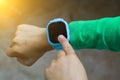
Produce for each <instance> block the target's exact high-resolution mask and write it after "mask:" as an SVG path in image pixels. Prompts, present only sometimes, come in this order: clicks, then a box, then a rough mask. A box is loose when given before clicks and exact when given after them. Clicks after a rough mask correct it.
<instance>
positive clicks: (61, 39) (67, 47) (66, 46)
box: [58, 35, 75, 55]
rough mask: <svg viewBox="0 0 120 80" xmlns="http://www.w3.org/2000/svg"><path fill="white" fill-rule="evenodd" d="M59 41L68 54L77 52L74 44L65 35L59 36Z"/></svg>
mask: <svg viewBox="0 0 120 80" xmlns="http://www.w3.org/2000/svg"><path fill="white" fill-rule="evenodd" d="M58 41H59V42H60V44H61V45H62V47H63V49H64V51H65V53H66V55H69V54H75V52H74V50H73V48H72V46H71V45H70V43H69V42H68V41H67V39H66V38H65V37H64V36H63V35H59V36H58Z"/></svg>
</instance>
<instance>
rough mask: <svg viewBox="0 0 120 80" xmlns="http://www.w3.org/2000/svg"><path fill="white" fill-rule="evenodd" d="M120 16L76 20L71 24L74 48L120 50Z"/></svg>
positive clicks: (71, 38) (71, 37) (71, 40)
mask: <svg viewBox="0 0 120 80" xmlns="http://www.w3.org/2000/svg"><path fill="white" fill-rule="evenodd" d="M119 22H120V17H115V18H102V19H98V20H88V21H75V22H71V23H70V24H69V27H70V43H71V45H72V46H73V48H74V49H108V50H112V51H120V23H119Z"/></svg>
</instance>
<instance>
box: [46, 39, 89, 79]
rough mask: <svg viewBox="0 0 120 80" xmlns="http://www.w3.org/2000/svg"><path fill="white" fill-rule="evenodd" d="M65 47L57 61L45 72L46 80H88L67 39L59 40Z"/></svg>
mask: <svg viewBox="0 0 120 80" xmlns="http://www.w3.org/2000/svg"><path fill="white" fill-rule="evenodd" d="M58 40H59V42H60V43H61V44H62V46H63V49H64V50H63V51H59V53H58V55H57V59H56V60H53V61H52V62H51V64H50V66H49V68H47V69H46V70H45V77H46V80H87V75H86V72H85V69H84V67H83V65H82V63H81V62H80V60H79V58H78V57H77V55H76V53H75V52H74V50H73V48H72V47H71V45H70V44H69V43H68V42H67V40H66V39H65V37H62V38H58Z"/></svg>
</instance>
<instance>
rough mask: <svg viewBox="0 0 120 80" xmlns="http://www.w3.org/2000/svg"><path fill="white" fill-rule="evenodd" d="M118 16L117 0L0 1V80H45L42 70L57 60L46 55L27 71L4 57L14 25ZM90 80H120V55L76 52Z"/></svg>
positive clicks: (87, 51)
mask: <svg viewBox="0 0 120 80" xmlns="http://www.w3.org/2000/svg"><path fill="white" fill-rule="evenodd" d="M119 15H120V0H0V80H45V79H44V69H45V68H46V67H47V66H48V64H49V63H50V61H51V60H52V59H54V58H55V57H56V53H57V51H50V52H47V53H46V54H45V55H44V56H43V57H41V58H40V59H39V60H38V61H37V62H36V63H35V64H34V65H33V66H31V67H26V66H23V65H21V64H20V63H18V62H17V61H16V60H15V59H13V58H9V57H8V56H7V55H6V48H7V47H8V46H9V42H10V41H11V40H12V38H13V36H14V32H15V30H16V27H17V25H19V24H31V25H36V26H39V27H46V24H47V22H48V21H49V20H51V19H53V18H56V17H62V18H64V19H65V20H67V21H68V22H70V21H73V20H88V19H97V18H101V17H110V16H112V17H115V16H119ZM76 52H77V54H78V56H79V58H80V59H81V61H82V62H83V64H84V66H85V69H86V71H87V74H88V79H89V80H120V76H119V75H120V53H114V52H110V51H105V50H86V49H84V50H80V51H76Z"/></svg>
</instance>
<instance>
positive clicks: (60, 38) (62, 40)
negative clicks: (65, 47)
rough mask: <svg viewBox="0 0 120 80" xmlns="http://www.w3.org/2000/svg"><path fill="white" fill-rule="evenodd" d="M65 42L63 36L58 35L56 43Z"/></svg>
mask: <svg viewBox="0 0 120 80" xmlns="http://www.w3.org/2000/svg"><path fill="white" fill-rule="evenodd" d="M65 40H66V38H65V37H64V36H63V35H59V36H58V41H59V42H60V43H62V42H64V41H65Z"/></svg>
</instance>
